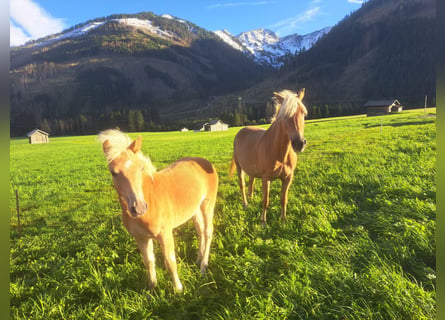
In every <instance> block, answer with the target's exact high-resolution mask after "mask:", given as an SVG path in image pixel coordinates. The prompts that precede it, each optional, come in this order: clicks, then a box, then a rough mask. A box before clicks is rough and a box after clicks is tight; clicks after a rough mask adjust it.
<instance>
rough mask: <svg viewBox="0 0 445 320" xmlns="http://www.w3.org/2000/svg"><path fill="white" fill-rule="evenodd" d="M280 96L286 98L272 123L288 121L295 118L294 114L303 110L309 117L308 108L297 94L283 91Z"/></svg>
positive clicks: (278, 108) (278, 107)
mask: <svg viewBox="0 0 445 320" xmlns="http://www.w3.org/2000/svg"><path fill="white" fill-rule="evenodd" d="M279 95H280V96H282V97H285V98H284V100H283V102H282V103H281V106H280V105H278V106H277V110H276V112H275V114H274V116H273V117H272V122H274V121H275V120H286V119H289V118H291V117H293V116H294V114H295V113H296V112H297V111H298V110H299V109H301V110H302V111H303V114H304V115H307V109H306V106H305V105H304V104H303V102H302V101H301V100H300V99H298V98H297V96H296V94H295V92H293V91H291V90H281V91H280V92H279Z"/></svg>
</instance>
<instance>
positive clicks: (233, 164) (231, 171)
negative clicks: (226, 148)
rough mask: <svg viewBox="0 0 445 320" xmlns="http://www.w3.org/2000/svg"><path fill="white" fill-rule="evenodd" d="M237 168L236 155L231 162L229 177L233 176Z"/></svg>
mask: <svg viewBox="0 0 445 320" xmlns="http://www.w3.org/2000/svg"><path fill="white" fill-rule="evenodd" d="M235 169H236V162H235V155H234V156H233V157H232V163H231V164H230V169H229V178H231V177H232V175H233V173H234V172H235Z"/></svg>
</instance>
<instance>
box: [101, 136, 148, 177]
mask: <svg viewBox="0 0 445 320" xmlns="http://www.w3.org/2000/svg"><path fill="white" fill-rule="evenodd" d="M106 140H108V142H109V143H110V149H109V151H108V152H107V154H106V157H107V161H108V163H110V162H111V161H113V160H114V159H116V158H117V157H119V155H120V154H121V153H122V152H123V151H125V150H126V149H127V148H128V146H129V145H130V144H131V142H132V140H131V138H130V137H129V136H128V135H126V134H124V133H122V132H121V131H119V130H116V129H108V130H105V131H102V132H100V133H99V134H98V136H97V141H98V142H100V143H104V142H105V141H106ZM137 155H138V157H139V158H140V159H141V160H142V161H143V162H144V170H145V171H146V172H147V173H149V174H152V173H153V172H155V171H156V168H155V167H154V166H153V164H152V163H151V160H150V158H149V157H147V156H145V155H144V154H143V153H142V152H141V151H139V152H138V153H137Z"/></svg>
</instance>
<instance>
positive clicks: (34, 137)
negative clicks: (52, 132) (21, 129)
mask: <svg viewBox="0 0 445 320" xmlns="http://www.w3.org/2000/svg"><path fill="white" fill-rule="evenodd" d="M27 136H28V139H29V143H30V144H35V143H48V142H49V137H48V136H49V133H48V132H45V131H43V130H40V129H34V130H32V131H31V132H28V134H27Z"/></svg>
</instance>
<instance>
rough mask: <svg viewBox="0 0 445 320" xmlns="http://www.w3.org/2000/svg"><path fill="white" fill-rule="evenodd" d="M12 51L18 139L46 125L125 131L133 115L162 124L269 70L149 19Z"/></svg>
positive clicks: (120, 18) (95, 26) (181, 28)
mask: <svg viewBox="0 0 445 320" xmlns="http://www.w3.org/2000/svg"><path fill="white" fill-rule="evenodd" d="M10 52H11V53H10V66H11V71H10V82H11V90H10V91H11V134H14V135H17V134H20V135H22V134H24V133H26V132H28V130H29V131H30V130H32V129H33V128H34V127H42V124H44V125H43V126H46V127H50V128H49V129H50V130H51V133H55V134H66V133H74V132H79V131H82V132H86V131H91V132H95V131H96V130H97V129H96V128H95V126H96V125H99V126H101V125H102V124H103V126H107V125H109V123H114V124H115V125H116V124H117V125H119V126H121V127H122V128H123V129H126V128H127V126H128V118H129V111H130V110H139V111H141V113H142V115H143V116H144V119H145V120H146V122H147V123H159V121H160V118H162V117H163V118H164V119H168V118H169V115H176V114H178V113H179V112H185V111H188V110H193V109H196V108H202V107H205V106H207V104H208V100H209V97H210V96H214V95H223V94H226V93H229V92H232V91H234V90H239V89H240V88H247V87H249V86H251V85H252V84H254V83H256V82H258V81H259V80H261V79H262V78H263V77H264V75H265V72H266V71H267V70H268V69H267V68H264V67H263V66H260V65H258V64H256V63H255V62H254V61H253V60H252V59H251V58H249V57H247V56H246V55H245V54H243V52H240V51H239V50H235V49H233V48H232V47H231V46H229V45H227V44H226V43H225V42H224V41H222V40H221V39H220V38H219V37H218V36H217V35H216V34H215V33H213V32H210V31H207V30H205V29H202V28H200V27H199V26H197V25H194V24H193V23H191V22H188V21H185V20H182V19H177V18H174V17H172V16H169V15H164V16H157V15H154V14H153V13H150V12H144V13H140V14H134V15H113V16H109V17H105V18H99V19H94V20H92V21H88V22H86V23H83V24H80V25H77V26H74V27H73V28H71V29H68V30H65V31H64V32H62V33H60V34H56V35H52V36H49V37H46V38H44V39H39V40H38V41H33V42H30V43H27V44H26V45H25V46H21V47H13V48H11V51H10ZM98 118H100V119H101V120H100V121H98Z"/></svg>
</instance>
